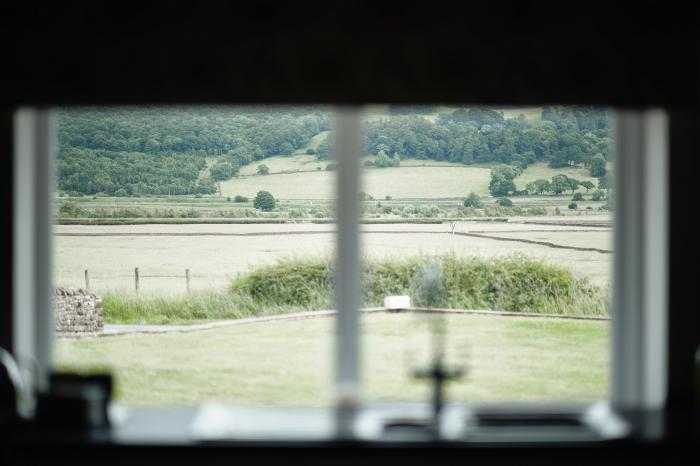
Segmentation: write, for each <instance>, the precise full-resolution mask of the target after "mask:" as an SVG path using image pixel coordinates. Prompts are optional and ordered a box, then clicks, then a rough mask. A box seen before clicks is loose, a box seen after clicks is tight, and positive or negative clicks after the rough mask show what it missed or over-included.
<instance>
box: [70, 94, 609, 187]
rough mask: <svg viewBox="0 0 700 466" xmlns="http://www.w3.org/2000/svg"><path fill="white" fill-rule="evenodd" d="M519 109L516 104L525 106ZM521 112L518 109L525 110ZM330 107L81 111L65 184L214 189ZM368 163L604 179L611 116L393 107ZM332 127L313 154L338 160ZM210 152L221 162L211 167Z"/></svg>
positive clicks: (301, 138)
mask: <svg viewBox="0 0 700 466" xmlns="http://www.w3.org/2000/svg"><path fill="white" fill-rule="evenodd" d="M516 110H517V109H516ZM516 114H517V112H516ZM331 126H332V112H331V111H330V109H328V108H324V107H313V106H304V107H279V106H275V107H266V106H252V107H185V108H178V107H141V108H133V107H132V108H126V107H119V108H75V109H63V110H61V111H60V114H59V148H60V150H59V156H58V188H59V190H61V191H64V192H68V193H72V194H97V193H104V194H110V195H116V196H133V195H145V194H156V195H167V194H172V195H187V194H213V193H215V192H216V187H215V183H216V182H217V181H223V180H227V179H230V178H232V177H234V176H237V175H238V173H239V170H240V167H242V166H243V165H247V164H250V163H253V162H256V161H259V160H262V159H265V158H267V157H271V156H275V155H290V154H292V153H293V152H295V151H299V150H300V149H303V148H304V147H305V146H306V144H307V143H308V142H309V141H310V139H311V138H312V137H313V136H315V135H317V134H319V133H321V132H323V131H329V130H331V129H332V127H331ZM363 138H364V141H363V142H364V146H365V148H366V154H367V155H371V156H375V159H374V161H370V162H369V163H368V165H369V166H375V167H386V166H394V167H395V166H398V165H399V164H400V160H401V159H410V158H414V159H426V160H436V161H449V162H454V163H460V164H464V165H472V164H490V165H494V164H498V165H500V164H505V165H510V166H513V167H515V168H516V169H521V170H522V169H524V168H526V167H527V166H528V165H530V164H532V163H534V162H538V161H540V162H547V163H548V164H549V165H550V166H551V167H553V168H560V167H565V166H569V165H578V166H585V167H587V168H589V169H590V171H591V175H592V176H596V177H600V176H603V175H605V162H606V161H607V160H609V159H610V157H611V153H610V148H611V134H610V116H609V113H608V112H607V111H605V110H599V109H594V108H588V107H561V106H553V107H544V108H543V110H542V114H541V118H539V119H536V120H534V121H530V120H528V119H526V118H525V117H524V116H523V115H520V116H516V117H512V118H506V117H505V116H504V114H503V112H499V111H497V110H494V109H489V108H484V107H471V108H457V109H455V110H450V111H440V112H439V111H438V107H428V108H425V107H411V106H389V110H388V112H387V113H386V114H384V115H374V116H373V117H372V118H368V119H367V120H366V121H365V123H364V126H363ZM333 143H334V137H333V133H332V132H331V133H330V134H329V135H328V137H326V138H325V139H324V140H323V142H321V144H320V145H319V146H318V148H317V149H316V150H308V151H307V153H308V154H310V155H309V156H310V157H316V158H317V159H319V160H326V159H332V158H333ZM207 158H210V159H214V161H213V162H212V163H210V164H209V166H208V165H207Z"/></svg>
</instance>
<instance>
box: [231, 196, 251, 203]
mask: <svg viewBox="0 0 700 466" xmlns="http://www.w3.org/2000/svg"><path fill="white" fill-rule="evenodd" d="M233 202H248V198H247V197H245V196H240V195H239V196H236V197H234V198H233Z"/></svg>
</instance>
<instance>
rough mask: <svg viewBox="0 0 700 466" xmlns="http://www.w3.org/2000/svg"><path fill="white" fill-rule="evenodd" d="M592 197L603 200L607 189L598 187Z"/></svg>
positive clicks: (595, 199)
mask: <svg viewBox="0 0 700 466" xmlns="http://www.w3.org/2000/svg"><path fill="white" fill-rule="evenodd" d="M591 199H592V200H594V201H602V200H603V199H605V191H603V190H601V189H598V190H595V191H593V195H592V196H591Z"/></svg>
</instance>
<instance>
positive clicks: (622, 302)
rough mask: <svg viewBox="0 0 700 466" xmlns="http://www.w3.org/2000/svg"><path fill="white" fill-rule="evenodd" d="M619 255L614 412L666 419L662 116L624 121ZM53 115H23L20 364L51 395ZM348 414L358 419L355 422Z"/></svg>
mask: <svg viewBox="0 0 700 466" xmlns="http://www.w3.org/2000/svg"><path fill="white" fill-rule="evenodd" d="M361 114H362V110H361V107H341V108H338V109H336V125H335V133H336V157H337V164H338V167H337V199H338V201H337V220H338V234H337V259H338V262H337V267H338V269H337V277H336V279H337V281H336V283H337V288H336V303H337V309H338V314H337V320H336V351H335V363H336V376H335V389H336V406H337V407H338V408H341V409H339V410H338V413H339V414H338V418H337V419H338V424H337V425H338V435H339V436H347V435H351V432H352V429H351V426H352V422H353V421H352V418H353V413H354V412H355V411H356V409H357V408H358V407H359V405H360V401H361V379H360V373H361V371H360V341H359V337H360V332H359V322H360V317H359V305H360V300H359V296H360V277H359V270H360V257H359V230H358V212H359V211H358V204H359V202H358V191H359V181H360V180H359V178H360V147H361V146H360V128H361V124H360V123H361ZM613 114H614V133H615V163H616V167H618V168H617V169H616V170H615V173H616V181H615V182H616V186H615V197H616V199H615V204H616V205H615V209H614V210H615V215H614V217H615V248H614V250H615V255H614V258H615V259H614V281H613V295H614V299H613V321H612V326H613V332H612V334H613V338H612V340H613V341H612V364H611V366H612V367H611V370H612V377H611V383H612V387H611V400H610V401H611V404H612V406H613V407H614V408H616V409H618V410H620V411H627V410H639V409H657V408H663V407H664V403H665V399H666V391H667V387H666V379H667V362H666V361H667V347H668V345H667V343H668V342H667V327H668V324H667V320H668V304H667V303H668V278H667V277H668V249H669V247H668V224H669V215H668V209H669V206H668V191H669V190H668V159H669V156H668V147H669V138H668V118H667V116H666V113H665V112H664V111H662V110H622V111H615V112H613ZM55 120H56V118H55V113H54V112H53V111H51V110H48V109H29V108H24V109H20V110H18V111H17V112H16V114H15V119H14V123H15V133H14V138H15V145H14V212H15V214H14V224H13V226H14V231H13V234H14V244H15V248H14V251H13V261H14V262H13V274H14V276H13V293H14V294H13V342H14V343H13V344H14V347H13V352H14V353H15V355H16V356H18V358H19V359H21V360H33V361H36V363H37V367H38V377H37V378H36V380H35V383H36V384H37V386H38V387H39V388H40V389H41V388H43V387H45V383H46V376H47V375H48V373H49V372H50V370H51V367H52V348H53V338H54V332H53V328H54V326H53V312H52V295H53V292H52V254H51V237H52V235H51V230H52V223H53V219H52V215H53V212H52V211H53V201H52V200H53V178H54V177H53V167H54V164H53V160H55V157H54V155H55V154H54V151H55V149H56V147H57V137H56V136H57V135H56V121H55ZM348 414H349V416H348Z"/></svg>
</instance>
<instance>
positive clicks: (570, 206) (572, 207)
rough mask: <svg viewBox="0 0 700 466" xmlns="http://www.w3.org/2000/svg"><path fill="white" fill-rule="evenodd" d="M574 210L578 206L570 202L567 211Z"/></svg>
mask: <svg viewBox="0 0 700 466" xmlns="http://www.w3.org/2000/svg"><path fill="white" fill-rule="evenodd" d="M576 209H578V204H576V203H575V202H572V203H571V204H569V210H576Z"/></svg>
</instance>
